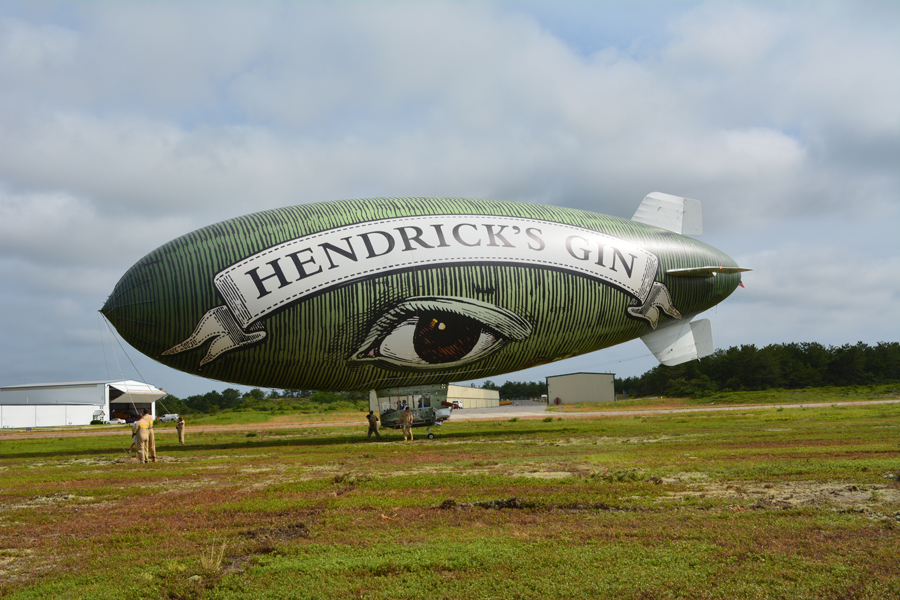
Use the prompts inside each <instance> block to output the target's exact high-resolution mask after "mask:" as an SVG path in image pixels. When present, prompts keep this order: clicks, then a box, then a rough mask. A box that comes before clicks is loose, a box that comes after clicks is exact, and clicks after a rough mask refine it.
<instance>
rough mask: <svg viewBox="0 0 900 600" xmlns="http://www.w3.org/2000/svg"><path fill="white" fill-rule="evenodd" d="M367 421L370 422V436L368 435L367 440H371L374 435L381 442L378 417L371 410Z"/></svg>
mask: <svg viewBox="0 0 900 600" xmlns="http://www.w3.org/2000/svg"><path fill="white" fill-rule="evenodd" d="M366 421H368V422H369V433H368V435H366V439H367V440H371V439H372V434H373V433H374V434H375V437H377V438H378V439H379V440H380V439H381V434H380V433H378V415H376V414H375V413H373V412H372V411H371V410H370V411H369V414H367V415H366Z"/></svg>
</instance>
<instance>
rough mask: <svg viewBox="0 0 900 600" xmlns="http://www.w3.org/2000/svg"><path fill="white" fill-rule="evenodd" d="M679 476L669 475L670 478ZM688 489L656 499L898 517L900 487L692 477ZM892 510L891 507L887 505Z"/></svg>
mask: <svg viewBox="0 0 900 600" xmlns="http://www.w3.org/2000/svg"><path fill="white" fill-rule="evenodd" d="M679 479H680V478H673V479H672V480H664V481H673V480H679ZM688 485H689V489H687V490H683V491H678V492H668V493H667V494H665V495H664V496H661V497H659V498H658V499H657V502H671V501H673V500H682V501H683V500H685V499H687V498H724V499H728V500H734V501H735V502H736V503H737V505H738V506H741V507H743V508H747V505H748V501H751V502H749V508H752V509H767V508H768V509H771V508H781V509H794V508H800V507H805V506H818V507H831V508H833V509H835V510H838V511H842V512H857V513H864V514H867V515H869V516H871V517H873V518H894V517H898V520H900V511H897V510H896V509H898V508H900V489H897V488H895V487H893V486H891V485H873V484H866V485H864V484H848V483H820V482H814V481H795V482H780V483H745V484H740V485H737V484H723V483H716V482H712V481H708V480H707V481H702V480H698V479H696V478H693V482H692V483H689V484H688ZM892 508H893V509H894V510H891V509H892Z"/></svg>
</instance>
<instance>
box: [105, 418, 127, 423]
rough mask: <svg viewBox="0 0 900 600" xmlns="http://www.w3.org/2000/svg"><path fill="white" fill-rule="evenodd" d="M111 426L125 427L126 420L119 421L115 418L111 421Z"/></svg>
mask: <svg viewBox="0 0 900 600" xmlns="http://www.w3.org/2000/svg"><path fill="white" fill-rule="evenodd" d="M109 424H110V425H124V424H125V419H118V418H116V417H113V418H112V419H110V420H109Z"/></svg>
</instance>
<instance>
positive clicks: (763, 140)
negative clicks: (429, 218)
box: [0, 2, 900, 385]
mask: <svg viewBox="0 0 900 600" xmlns="http://www.w3.org/2000/svg"><path fill="white" fill-rule="evenodd" d="M555 6H556V5H555V4H540V3H537V4H519V3H510V4H491V3H274V2H272V3H263V4H258V3H256V4H250V3H228V4H225V5H220V4H207V3H200V2H193V3H78V4H74V5H68V4H66V5H64V4H59V5H57V4H46V3H41V4H40V5H34V4H31V3H23V4H17V3H5V4H4V5H3V6H0V139H3V144H0V277H2V278H3V281H4V282H13V283H12V284H11V285H5V289H4V292H3V293H2V294H0V314H5V315H10V316H7V317H4V319H3V320H2V321H0V331H2V332H3V333H4V337H5V339H19V337H18V336H19V334H22V333H23V332H24V331H25V330H29V331H32V332H39V335H40V336H42V337H43V338H44V339H45V340H48V341H46V342H45V346H47V347H50V346H58V345H59V344H55V343H54V342H53V341H49V340H54V337H53V336H54V333H53V332H54V331H55V332H67V331H68V332H85V331H90V330H92V329H93V322H92V321H91V322H87V323H85V322H83V321H84V320H85V319H94V318H95V317H94V316H93V315H91V314H90V313H92V312H93V311H94V310H96V307H97V306H99V305H100V304H101V303H102V301H103V299H104V298H105V297H106V294H108V293H109V291H110V290H111V287H112V285H113V284H114V282H115V281H116V280H117V278H118V276H119V275H121V273H123V272H124V270H125V269H127V268H128V267H129V266H130V265H131V264H133V263H134V262H135V261H136V260H138V259H139V258H140V257H141V256H143V255H144V254H146V253H147V252H149V251H151V250H152V249H154V248H155V247H157V246H159V245H160V244H162V243H164V242H165V241H167V240H169V239H172V238H174V237H177V236H179V235H182V234H184V233H187V232H188V231H191V230H193V229H196V228H198V227H201V226H204V225H207V224H210V223H212V222H216V221H219V220H222V219H226V218H231V217H234V216H237V215H241V214H246V213H250V212H255V211H258V210H264V209H267V208H272V207H276V206H283V205H289V204H299V203H305V202H313V201H325V200H334V199H340V198H351V197H367V196H383V195H441V196H471V197H493V198H501V199H507V200H519V201H527V202H541V203H545V204H558V205H563V206H569V207H574V208H583V209H588V210H594V211H597V212H604V213H609V214H615V215H617V216H622V217H630V216H631V215H632V213H633V212H634V210H635V208H636V206H637V204H638V203H639V202H640V199H641V198H642V197H643V196H644V195H645V194H646V193H648V192H651V191H662V192H668V193H674V194H680V195H685V196H688V197H692V198H697V199H699V200H701V201H703V202H704V219H705V229H706V231H707V232H711V233H712V235H713V240H714V241H715V245H717V246H719V247H721V248H722V249H723V250H724V251H726V252H730V253H735V255H740V258H741V260H742V264H743V261H744V260H746V261H747V262H748V264H749V263H754V264H750V266H753V267H754V268H756V269H757V271H755V272H754V274H753V275H752V277H753V278H758V279H757V280H756V281H755V282H754V283H753V285H752V286H751V290H752V291H751V292H748V293H746V294H740V295H735V297H733V298H732V299H729V301H728V302H726V304H724V305H722V308H721V311H722V312H721V313H720V314H729V315H731V316H733V317H734V318H735V319H736V321H735V323H733V324H729V323H725V324H724V327H723V329H724V330H725V332H726V333H725V335H723V337H722V338H721V339H723V340H731V339H734V340H736V341H739V340H740V339H741V336H746V339H753V340H755V343H764V341H765V339H767V338H766V336H769V338H770V339H773V340H774V339H785V338H789V337H790V336H793V335H796V336H802V337H805V338H806V339H819V338H816V335H817V332H818V335H819V336H822V338H824V337H827V338H829V339H837V337H839V336H841V335H843V336H850V337H852V336H853V334H854V331H863V330H865V331H866V332H868V331H870V326H869V322H870V321H868V320H866V319H865V317H864V316H862V315H861V311H862V310H863V304H864V302H863V301H862V300H860V298H861V297H862V296H863V295H864V294H862V293H855V292H852V291H851V290H868V289H869V288H873V289H874V288H876V287H877V284H876V282H877V281H879V280H882V279H883V278H884V277H886V276H887V275H888V274H889V273H890V271H891V270H894V271H895V272H896V268H897V263H896V257H897V247H896V244H894V245H891V244H890V242H889V241H888V240H887V239H884V240H882V241H880V242H875V241H872V240H871V239H870V238H872V235H871V233H869V232H870V231H871V229H872V227H873V224H879V225H881V224H883V222H884V221H885V220H888V221H889V220H890V219H894V220H895V222H896V218H897V213H896V210H895V207H896V206H898V205H900V174H898V171H897V169H896V165H897V164H900V78H898V77H896V76H895V75H894V71H893V70H892V69H891V67H892V66H895V65H897V64H898V62H900V38H898V36H896V23H897V22H898V17H900V9H898V8H897V5H895V4H892V3H883V4H879V3H828V4H824V5H823V4H820V3H815V4H807V3H793V4H786V5H780V4H770V3H749V2H744V3H718V2H712V3H700V4H696V3H687V4H677V5H674V4H667V6H666V7H665V9H664V10H663V9H662V8H661V7H660V10H657V6H656V3H652V4H650V5H639V6H636V7H635V5H634V4H631V3H622V4H616V3H604V4H601V5H592V4H590V3H572V4H567V5H566V6H565V10H564V11H562V13H560V12H559V11H558V10H556V9H555V8H554V7H555ZM642 12H643V16H641V14H642ZM650 13H652V14H650ZM584 24H594V25H591V27H587V26H585V25H584ZM623 32H627V33H623ZM809 220H816V222H817V223H819V224H821V223H822V221H827V223H826V224H825V225H824V226H825V228H826V229H827V230H829V231H835V230H840V243H841V244H843V246H840V247H839V246H837V245H834V244H836V243H837V242H835V241H833V240H835V239H836V238H830V239H829V240H828V241H825V242H823V241H821V240H819V239H817V237H816V236H817V235H820V234H818V233H817V230H816V229H815V228H812V227H806V226H804V221H809ZM785 221H788V222H791V223H794V224H797V226H796V227H795V229H794V230H792V231H790V232H786V231H785V229H784V227H783V226H782V223H783V222H785ZM879 231H880V229H879ZM775 232H777V233H775ZM835 235H837V234H835ZM786 236H793V237H792V238H791V239H792V241H794V242H796V244H795V245H790V244H787V243H785V241H784V240H785V239H787V238H786ZM876 237H877V236H876ZM863 241H865V242H866V243H865V244H863ZM863 245H864V246H865V250H862V249H858V250H854V249H853V248H861V247H862V246H863ZM845 246H846V247H848V248H850V249H851V250H850V251H844V247H845ZM873 256H874V257H875V258H872V257H873ZM816 257H827V260H826V261H824V262H822V261H820V262H816ZM796 261H799V262H796ZM803 265H805V266H803ZM809 265H814V266H813V267H810V266H809ZM860 265H862V266H860ZM835 277H837V278H839V279H838V280H841V281H844V282H845V285H843V286H840V289H836V290H832V291H831V292H830V296H829V297H828V299H827V300H825V299H823V298H825V297H826V295H823V296H821V297H819V296H814V297H811V298H810V297H804V293H805V292H807V291H808V290H814V289H822V288H824V287H827V285H826V284H824V283H823V282H826V281H828V282H830V281H834V278H835ZM753 281H754V280H753V279H751V278H750V277H749V276H748V283H749V282H753ZM741 292H743V290H741ZM867 293H868V292H867ZM896 295H897V290H896V287H892V286H891V285H887V286H882V287H881V288H878V291H874V292H871V293H868V297H869V298H872V299H874V301H875V302H877V303H882V302H895V301H896ZM61 297H62V298H67V299H69V300H71V301H72V302H74V303H75V305H74V306H77V307H79V308H78V310H77V311H73V310H68V311H66V310H61V309H60V308H59V306H60V305H58V304H56V303H55V302H56V301H57V300H58V299H60V298H61ZM811 306H812V307H814V310H810V307H811ZM70 308H71V305H70ZM738 310H743V311H747V312H748V314H752V315H753V318H754V319H755V322H756V323H761V325H757V326H750V325H746V324H745V323H744V321H742V317H741V316H740V315H739V314H738V312H737V311H738ZM42 311H43V312H42ZM47 311H49V312H47ZM45 314H46V315H49V316H43V315H45ZM816 315H818V316H816ZM854 315H855V316H854ZM729 318H731V317H729ZM817 327H818V329H817ZM823 327H828V330H827V332H826V333H823V329H822V328H823ZM13 330H14V331H15V332H16V333H17V336H16V337H13V338H6V333H7V332H10V331H13ZM728 331H731V332H736V333H735V334H734V335H732V334H730V333H727V332H728ZM886 331H887V332H888V334H891V332H893V333H892V335H894V336H895V337H896V335H897V333H896V329H891V328H887V329H886ZM35 335H38V333H35ZM866 335H867V336H868V333H867V334H866ZM59 336H63V334H58V337H59ZM79 336H81V337H79ZM63 337H65V339H67V340H69V341H70V342H72V341H73V340H78V339H82V338H83V337H84V336H83V335H82V334H74V333H72V334H66V335H65V336H63ZM717 339H719V338H718V337H717ZM866 339H868V337H867V338H866ZM56 341H57V342H58V341H59V340H58V339H57V340H56ZM72 343H74V342H72ZM35 352H36V353H35V354H33V355H31V359H32V360H37V359H38V357H39V353H38V352H37V351H35ZM54 356H56V355H54ZM11 360H14V357H13V356H6V357H3V362H8V361H11ZM4 368H6V367H0V380H2V378H3V375H4V373H7V372H10V371H4V370H3V369H4ZM54 378H56V376H50V375H48V376H47V377H46V379H54ZM66 378H69V379H80V378H84V377H80V376H76V375H70V376H66ZM197 381H200V380H197ZM201 383H202V382H201ZM196 384H197V382H196V381H195V382H193V383H191V384H190V385H196Z"/></svg>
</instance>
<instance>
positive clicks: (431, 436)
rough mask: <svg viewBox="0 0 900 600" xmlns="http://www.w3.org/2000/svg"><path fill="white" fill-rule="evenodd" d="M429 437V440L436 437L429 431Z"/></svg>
mask: <svg viewBox="0 0 900 600" xmlns="http://www.w3.org/2000/svg"><path fill="white" fill-rule="evenodd" d="M428 439H429V440H433V439H434V434H433V433H431V432H429V433H428Z"/></svg>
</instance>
